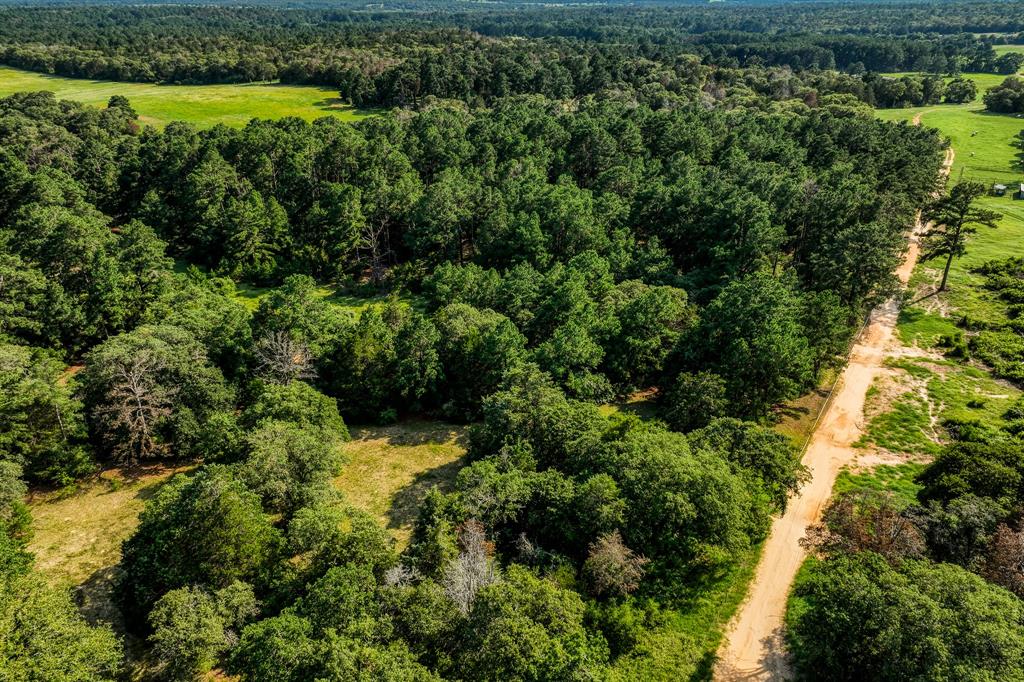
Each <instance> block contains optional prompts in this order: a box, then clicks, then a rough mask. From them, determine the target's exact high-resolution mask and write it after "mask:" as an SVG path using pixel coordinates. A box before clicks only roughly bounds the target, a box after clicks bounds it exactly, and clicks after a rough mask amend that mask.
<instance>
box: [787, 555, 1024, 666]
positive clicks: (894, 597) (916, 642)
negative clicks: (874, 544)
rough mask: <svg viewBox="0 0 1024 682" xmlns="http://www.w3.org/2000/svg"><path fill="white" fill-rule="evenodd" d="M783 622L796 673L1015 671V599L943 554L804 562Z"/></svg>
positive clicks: (1020, 660) (1018, 653) (1021, 653)
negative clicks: (938, 558) (936, 558)
mask: <svg viewBox="0 0 1024 682" xmlns="http://www.w3.org/2000/svg"><path fill="white" fill-rule="evenodd" d="M787 622H788V628H787V631H788V633H789V641H790V647H791V650H792V652H793V655H794V658H795V661H796V666H797V671H798V673H800V675H801V677H802V678H803V679H808V680H863V679H873V680H901V681H902V680H921V681H922V682H923V681H924V680H943V679H948V680H953V679H1000V680H1017V679H1022V678H1024V650H1022V642H1024V631H1022V626H1021V622H1022V605H1021V602H1020V601H1019V600H1018V599H1017V598H1016V597H1014V596H1013V595H1011V594H1010V593H1009V592H1006V591H1005V590H1003V589H1001V588H998V587H995V586H993V585H990V584H988V583H986V582H985V581H984V580H982V579H981V578H979V577H977V576H975V575H973V574H971V573H968V572H967V571H965V570H963V569H962V568H960V567H958V566H953V565H950V564H930V563H928V562H920V561H911V560H907V561H904V562H902V563H900V564H897V565H895V566H893V565H890V564H888V563H886V561H885V560H884V559H882V558H881V557H880V556H878V555H876V554H872V553H861V554H857V555H855V556H852V557H841V558H835V559H828V560H826V561H824V562H820V563H812V564H810V566H809V568H808V569H807V570H806V574H805V575H803V576H802V577H801V578H800V580H799V581H798V583H797V585H796V587H795V590H794V598H793V603H792V605H791V608H790V612H789V615H788V617H787Z"/></svg>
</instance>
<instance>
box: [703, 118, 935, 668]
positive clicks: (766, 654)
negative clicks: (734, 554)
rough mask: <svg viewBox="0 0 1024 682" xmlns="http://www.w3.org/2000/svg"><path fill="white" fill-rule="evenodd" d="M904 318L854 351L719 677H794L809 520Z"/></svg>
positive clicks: (909, 256)
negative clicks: (795, 591)
mask: <svg viewBox="0 0 1024 682" xmlns="http://www.w3.org/2000/svg"><path fill="white" fill-rule="evenodd" d="M918 122H919V119H915V123H918ZM953 158H954V153H953V150H952V148H950V149H947V150H946V159H945V161H944V162H943V166H942V171H941V174H942V177H943V178H946V177H948V175H949V170H950V168H951V167H952V165H953ZM923 229H924V225H922V224H921V221H920V216H919V217H918V221H917V224H916V225H915V228H914V232H913V234H912V235H911V237H910V246H909V248H908V249H907V253H906V256H905V257H904V260H903V263H902V265H901V266H900V267H899V269H898V270H897V271H896V274H897V275H898V277H899V279H900V282H902V283H903V284H904V285H906V283H907V282H908V281H909V280H910V274H911V272H913V270H914V265H915V264H916V263H917V258H918V254H919V251H920V247H919V244H918V239H917V235H919V234H921V232H922V231H923ZM898 317H899V302H898V301H897V300H896V299H890V300H889V301H886V302H885V303H883V304H882V305H880V306H878V307H877V308H875V309H874V310H873V311H872V312H871V316H870V318H869V321H868V324H867V325H866V327H865V328H864V329H863V330H862V331H861V334H860V336H859V338H858V339H857V342H856V343H855V345H854V346H853V349H852V350H851V352H850V357H849V361H848V364H847V366H846V368H845V369H844V370H843V373H842V375H841V378H840V381H839V384H838V386H837V388H836V389H835V391H834V392H833V395H832V399H831V400H830V401H829V403H828V405H826V408H825V412H824V413H823V414H822V415H821V419H820V420H819V422H818V426H817V428H816V429H815V430H814V433H813V435H812V436H811V440H810V443H809V444H808V447H807V450H806V452H805V453H804V457H803V463H804V464H805V465H806V466H807V468H808V469H809V470H810V474H811V478H810V481H809V482H808V483H807V484H806V485H805V486H804V487H803V488H802V489H801V490H800V493H799V494H798V495H797V496H795V497H793V498H791V499H790V501H789V505H788V506H787V508H786V512H785V513H784V514H783V515H782V516H780V517H778V518H776V519H775V520H774V522H773V523H772V528H771V532H770V534H769V536H768V539H767V540H766V541H765V544H764V547H763V549H762V553H761V560H760V562H759V563H758V566H757V572H756V573H755V575H754V580H753V582H752V583H751V586H750V591H749V593H748V595H747V599H746V601H744V603H743V604H742V605H741V606H740V609H739V611H738V612H737V613H736V615H735V616H734V617H733V620H732V622H731V624H730V626H729V630H728V631H727V634H726V639H725V641H724V642H723V646H722V649H721V650H720V652H719V655H720V660H719V663H718V665H717V666H716V669H715V680H718V682H740V681H748V680H772V681H777V680H785V679H788V678H789V668H788V663H787V658H786V653H785V643H784V641H783V637H782V626H783V617H784V616H785V612H786V600H787V598H788V596H789V588H790V586H791V585H792V584H793V579H794V578H795V577H796V573H797V571H798V570H799V568H800V565H801V564H802V563H803V560H804V557H805V555H806V552H805V551H804V549H803V547H801V546H800V540H801V539H802V538H803V537H804V534H805V533H806V531H807V528H808V526H810V525H812V524H814V523H816V522H817V521H818V520H819V519H820V518H821V513H822V511H823V509H824V507H825V505H826V504H827V503H828V501H829V498H830V497H831V496H832V486H833V484H834V483H835V480H836V476H837V475H838V474H839V471H840V469H842V468H843V467H844V466H846V465H847V464H851V463H852V462H853V461H854V459H855V458H856V456H857V454H858V451H857V450H856V449H855V448H854V447H853V444H854V443H855V442H856V441H857V439H858V438H860V436H861V433H862V431H861V424H862V423H863V419H864V399H865V397H866V395H867V391H868V388H869V387H870V386H871V383H872V381H873V380H874V378H875V375H876V374H877V373H878V372H879V370H880V369H881V367H882V363H883V362H884V361H885V358H886V357H887V354H888V348H889V346H890V344H891V342H892V337H893V332H894V330H895V328H896V320H897V318H898Z"/></svg>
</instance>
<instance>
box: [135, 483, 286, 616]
mask: <svg viewBox="0 0 1024 682" xmlns="http://www.w3.org/2000/svg"><path fill="white" fill-rule="evenodd" d="M280 539H281V538H280V533H279V532H278V531H277V530H276V529H275V528H274V527H273V526H271V524H270V521H269V520H268V519H267V518H266V517H265V516H264V515H263V513H262V510H261V508H260V500H259V497H257V496H256V494H255V493H253V492H251V491H249V490H247V489H246V488H245V487H244V486H243V485H242V483H241V482H239V481H238V480H236V479H235V478H234V476H233V475H232V474H231V472H230V470H229V469H227V468H224V467H206V468H203V469H201V470H199V471H198V472H197V473H195V474H194V475H191V476H178V477H176V478H175V479H173V480H172V481H171V482H170V483H168V484H167V485H165V486H164V487H162V488H161V489H160V490H159V492H157V494H156V495H155V496H154V497H153V499H152V500H150V502H149V503H148V504H147V505H146V509H145V511H143V513H142V515H141V517H140V519H139V527H138V529H137V530H136V531H135V534H134V535H133V536H132V537H131V538H129V539H128V540H127V541H125V543H124V546H123V548H122V559H121V565H122V568H123V570H124V578H123V579H122V581H121V595H122V598H123V603H124V607H125V610H126V614H127V615H128V616H129V617H130V618H132V619H134V620H133V622H134V623H136V624H139V623H141V621H142V618H143V617H144V616H145V615H146V613H148V611H149V609H150V608H151V607H152V605H153V604H154V603H155V602H156V600H157V599H159V598H160V597H161V596H162V595H163V594H164V593H166V592H168V591H170V590H174V589H178V588H180V587H184V586H187V585H193V584H202V585H207V586H209V587H210V588H212V589H219V588H222V587H225V586H227V585H229V584H231V583H232V582H233V581H235V580H246V581H259V580H262V579H264V578H265V572H266V570H267V568H268V567H269V565H270V563H271V562H272V561H273V560H274V559H275V558H276V555H277V552H278V549H279V545H280Z"/></svg>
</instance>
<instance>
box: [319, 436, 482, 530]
mask: <svg viewBox="0 0 1024 682" xmlns="http://www.w3.org/2000/svg"><path fill="white" fill-rule="evenodd" d="M351 431H352V437H353V439H352V441H350V442H348V443H346V444H345V445H344V450H345V455H346V456H347V458H348V460H347V462H346V463H345V465H344V468H343V469H342V473H341V475H340V476H338V477H337V478H336V479H335V484H336V485H337V487H338V488H339V489H340V490H341V491H342V492H343V493H345V497H346V498H347V499H348V501H349V502H350V503H352V504H353V505H355V506H356V507H359V508H360V509H363V510H365V511H367V512H369V513H371V514H373V515H374V516H376V517H377V518H379V519H380V521H381V523H382V524H384V526H385V527H386V528H387V529H388V530H389V531H390V532H391V533H392V535H393V536H394V537H395V539H396V540H397V541H398V545H399V549H401V548H404V547H405V545H407V544H408V543H409V537H410V535H411V533H412V526H413V523H414V522H415V520H416V513H417V510H418V509H419V505H420V502H422V500H423V497H424V496H425V495H426V494H427V492H428V491H429V490H430V489H431V488H433V487H434V486H438V487H439V488H440V489H441V490H442V491H445V492H447V491H449V490H450V489H451V486H452V483H453V482H454V479H455V475H456V474H457V473H458V472H459V470H460V469H461V468H462V467H463V466H464V465H465V463H466V462H465V454H466V447H465V440H466V428H465V427H464V426H455V425H452V424H444V423H441V422H428V421H406V422H402V423H401V424H396V425H393V426H383V427H365V428H353V429H351Z"/></svg>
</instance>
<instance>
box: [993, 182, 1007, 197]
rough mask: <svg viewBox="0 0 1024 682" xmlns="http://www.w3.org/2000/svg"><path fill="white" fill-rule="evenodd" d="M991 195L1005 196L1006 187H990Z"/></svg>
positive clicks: (997, 185) (998, 185) (995, 185)
mask: <svg viewBox="0 0 1024 682" xmlns="http://www.w3.org/2000/svg"><path fill="white" fill-rule="evenodd" d="M992 194H994V195H995V196H997V197H1001V196H1004V195H1005V194H1006V185H1000V184H999V183H996V184H994V185H992Z"/></svg>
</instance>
